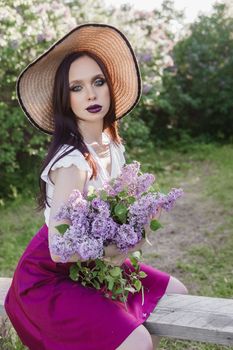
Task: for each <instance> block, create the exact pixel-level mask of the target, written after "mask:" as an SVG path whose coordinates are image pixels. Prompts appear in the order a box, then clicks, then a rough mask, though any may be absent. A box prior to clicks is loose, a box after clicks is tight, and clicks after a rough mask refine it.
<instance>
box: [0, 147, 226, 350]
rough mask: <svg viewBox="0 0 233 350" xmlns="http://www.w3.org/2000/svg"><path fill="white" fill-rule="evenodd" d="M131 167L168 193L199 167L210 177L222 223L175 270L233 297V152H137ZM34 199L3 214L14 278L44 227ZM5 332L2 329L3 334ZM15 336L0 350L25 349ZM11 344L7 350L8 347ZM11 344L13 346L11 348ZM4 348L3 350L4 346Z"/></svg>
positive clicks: (186, 345)
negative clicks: (136, 166)
mask: <svg viewBox="0 0 233 350" xmlns="http://www.w3.org/2000/svg"><path fill="white" fill-rule="evenodd" d="M126 154H127V158H126V159H127V162H130V161H131V160H133V159H138V160H139V161H140V162H141V164H142V170H143V171H148V172H154V173H156V175H157V181H158V182H159V184H160V189H161V190H164V191H166V190H167V189H168V188H169V187H170V184H171V183H172V184H173V185H174V187H179V184H180V182H181V181H182V180H183V179H185V178H186V176H187V174H188V172H190V171H192V173H193V174H194V175H195V176H200V172H199V170H200V167H201V168H202V169H203V167H204V171H205V172H206V176H203V177H202V178H201V182H202V185H203V188H204V192H203V196H204V198H206V199H207V198H208V199H209V198H211V200H212V201H214V202H215V203H217V204H218V206H219V208H221V210H220V213H221V220H219V225H218V226H217V227H216V229H214V230H212V231H207V232H206V233H205V235H206V237H207V238H208V239H207V243H205V244H204V243H203V242H200V244H198V245H195V246H192V247H191V248H188V247H187V250H186V252H185V254H186V256H185V259H184V260H182V261H177V265H176V268H177V269H178V270H179V271H180V273H181V274H182V276H183V277H184V278H183V280H184V281H185V282H186V283H187V284H189V283H193V284H194V285H195V286H196V291H197V293H198V294H199V295H208V296H216V297H226V298H232V296H233V270H232V263H231V262H232V251H233V235H232V232H233V219H232V215H231V213H232V207H233V197H232V193H233V191H232V189H233V147H232V145H224V146H218V145H214V144H190V145H184V146H182V147H181V148H179V147H177V149H169V148H168V149H152V148H150V149H144V150H139V149H133V150H130V153H128V152H126ZM34 206H35V203H34V202H33V200H32V199H30V198H27V199H25V198H20V197H19V198H18V199H16V200H15V201H14V202H9V203H8V204H7V206H6V207H5V208H2V209H1V210H0V211H1V217H2V220H1V229H0V238H1V242H2V244H1V245H0V272H1V275H3V276H12V275H13V271H14V268H15V266H16V264H17V261H18V259H19V257H20V256H21V254H22V253H23V251H24V249H25V248H26V246H27V244H28V243H29V241H30V239H31V238H32V236H33V234H34V233H35V232H36V231H37V230H38V229H39V227H40V226H41V225H42V224H43V222H44V218H43V214H38V213H35V212H34V211H33V210H32V208H33V207H34ZM1 334H3V331H1V330H0V335H1ZM11 337H12V335H8V336H7V334H5V336H4V339H1V338H0V348H1V349H4V350H5V349H7V350H8V349H9V350H11V349H12V350H23V349H25V348H24V347H22V344H21V343H20V342H19V340H18V343H14V344H13V341H11ZM7 342H8V348H7V347H6V346H5V345H4V344H6V343H7ZM9 344H11V345H9ZM4 346H5V347H4ZM160 349H161V350H165V349H166V350H167V349H169V350H184V349H185V350H186V349H188V350H196V349H198V350H222V349H229V347H224V346H218V345H210V344H206V343H199V342H190V341H178V340H177V341H176V340H168V339H165V338H164V339H162V341H161V345H160Z"/></svg>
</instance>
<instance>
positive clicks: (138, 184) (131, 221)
mask: <svg viewBox="0 0 233 350" xmlns="http://www.w3.org/2000/svg"><path fill="white" fill-rule="evenodd" d="M154 181H155V177H154V175H152V174H148V173H144V174H142V173H141V172H140V163H139V162H137V161H135V160H134V161H133V162H132V163H131V164H126V165H124V167H123V168H122V172H121V174H120V175H119V176H118V177H117V178H114V179H112V180H110V181H109V182H105V183H104V186H103V188H101V189H95V190H94V192H93V193H92V197H90V195H89V194H88V193H87V194H86V195H82V194H81V192H80V191H79V190H77V189H75V190H73V191H72V193H71V195H70V197H69V199H68V202H67V203H64V204H63V205H62V206H61V208H60V209H59V212H58V213H57V215H56V216H55V219H56V220H63V219H66V220H67V219H68V220H69V221H70V222H71V224H70V225H69V226H68V228H67V230H66V231H65V232H64V233H63V234H61V233H55V234H53V235H52V238H51V240H50V251H51V252H52V253H53V254H54V255H59V256H60V258H61V261H62V262H67V261H68V260H69V258H70V257H71V256H72V255H74V254H75V253H78V254H79V255H80V256H81V258H82V259H84V260H88V259H97V258H100V257H102V256H103V250H104V246H106V245H108V244H110V243H111V244H116V246H117V247H118V248H119V250H121V251H127V250H128V249H129V248H131V247H134V246H135V245H136V244H137V243H138V242H139V241H140V240H141V239H142V237H143V233H144V225H146V224H148V223H149V221H150V217H153V216H155V215H156V213H157V212H158V210H159V208H162V209H164V210H166V211H169V210H171V209H172V208H173V206H174V203H175V201H176V200H177V199H178V198H179V197H181V196H182V194H183V190H182V189H176V188H172V189H171V191H170V192H169V193H168V194H167V195H165V194H163V193H161V192H156V191H154V190H153V189H152V187H151V185H152V184H153V183H154ZM103 193H104V194H105V197H104V199H103ZM93 194H94V195H93ZM129 198H130V199H131V201H129ZM132 199H133V200H132Z"/></svg>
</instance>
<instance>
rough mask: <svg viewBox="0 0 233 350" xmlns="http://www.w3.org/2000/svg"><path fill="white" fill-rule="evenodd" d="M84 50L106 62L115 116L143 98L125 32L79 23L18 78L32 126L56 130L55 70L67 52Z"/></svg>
mask: <svg viewBox="0 0 233 350" xmlns="http://www.w3.org/2000/svg"><path fill="white" fill-rule="evenodd" d="M81 50H88V51H89V52H93V53H95V54H96V55H97V56H98V57H99V58H100V59H102V61H103V63H104V64H105V66H106V68H107V70H108V72H109V75H110V78H111V82H112V86H113V93H114V96H115V102H116V119H120V118H122V117H124V116H125V115H126V114H128V113H129V112H130V111H131V110H132V109H133V108H134V107H135V106H136V104H137V103H138V101H139V99H140V96H141V77H140V70H139V66H138V62H137V59H136V57H135V54H134V51H133V49H132V47H131V44H130V43H129V41H128V39H127V38H126V37H125V35H124V34H123V33H122V32H120V31H119V30H118V29H117V28H115V27H113V26H111V25H108V24H100V23H98V24H97V23H87V24H82V25H79V26H77V27H75V28H74V29H73V30H71V31H70V32H68V34H66V35H65V36H63V37H62V38H61V39H59V40H58V41H56V42H55V43H54V44H53V45H52V46H51V47H50V48H49V49H48V50H46V51H45V52H44V53H43V54H42V55H40V56H39V57H38V58H36V59H35V60H34V61H33V62H32V63H30V64H29V65H28V66H27V67H26V68H25V69H24V70H23V71H22V72H21V74H20V75H19V77H18V79H17V83H16V87H17V97H18V101H19V104H20V106H21V107H22V109H23V111H24V113H25V115H26V117H27V118H28V119H29V121H30V122H31V123H32V124H33V126H35V127H36V128H38V129H39V130H40V131H42V132H44V133H46V134H52V133H53V131H54V120H53V110H52V91H53V83H54V78H55V74H56V70H57V68H58V66H59V65H60V63H61V62H62V60H63V59H64V57H65V56H66V55H68V54H70V53H71V52H73V51H81Z"/></svg>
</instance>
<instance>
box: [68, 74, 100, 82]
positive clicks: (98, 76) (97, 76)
mask: <svg viewBox="0 0 233 350" xmlns="http://www.w3.org/2000/svg"><path fill="white" fill-rule="evenodd" d="M96 78H104V76H103V74H101V73H99V74H96V75H94V77H92V79H91V82H93V81H94V80H95V79H96ZM73 83H83V80H78V79H76V80H72V81H71V82H70V83H69V84H73Z"/></svg>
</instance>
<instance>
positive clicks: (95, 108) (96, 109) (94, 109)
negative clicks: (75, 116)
mask: <svg viewBox="0 0 233 350" xmlns="http://www.w3.org/2000/svg"><path fill="white" fill-rule="evenodd" d="M101 109H102V106H100V105H91V106H89V107H87V111H88V112H91V113H96V112H99V111H101Z"/></svg>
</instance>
